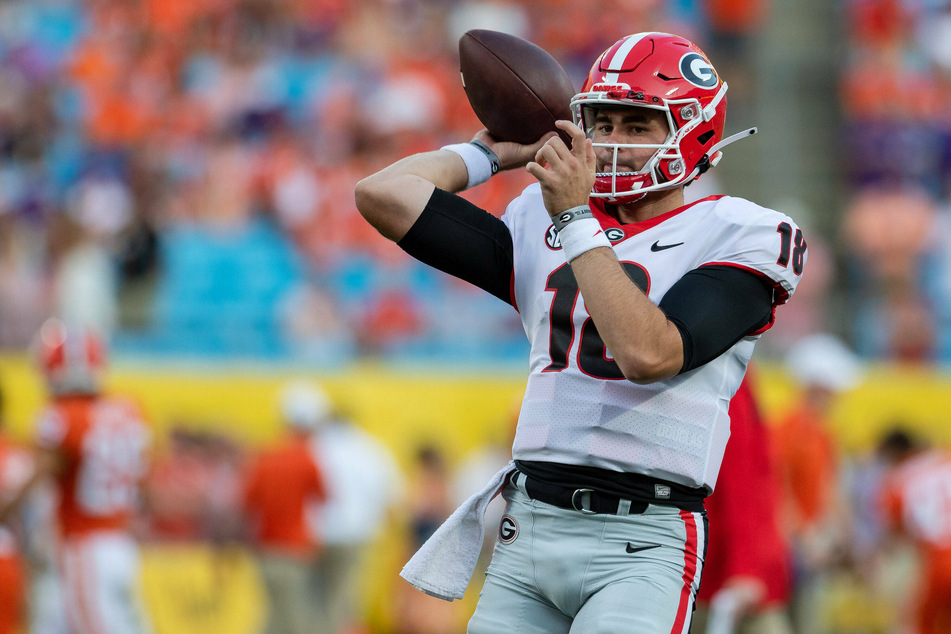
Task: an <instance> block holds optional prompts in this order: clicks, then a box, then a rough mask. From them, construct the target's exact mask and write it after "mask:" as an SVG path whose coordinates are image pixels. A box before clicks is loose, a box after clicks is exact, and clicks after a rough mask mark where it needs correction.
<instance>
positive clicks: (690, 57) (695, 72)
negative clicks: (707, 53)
mask: <svg viewBox="0 0 951 634" xmlns="http://www.w3.org/2000/svg"><path fill="white" fill-rule="evenodd" d="M680 74H681V75H683V76H684V79H686V80H687V81H689V82H690V83H691V84H693V85H694V86H696V87H698V88H715V87H716V85H717V83H718V82H719V80H720V78H719V77H717V72H716V71H715V70H713V66H711V65H710V62H708V61H707V60H705V59H704V58H703V55H701V54H700V53H687V54H686V55H684V56H683V57H681V58H680Z"/></svg>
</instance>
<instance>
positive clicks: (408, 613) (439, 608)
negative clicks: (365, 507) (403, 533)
mask: <svg viewBox="0 0 951 634" xmlns="http://www.w3.org/2000/svg"><path fill="white" fill-rule="evenodd" d="M449 486H450V474H449V466H448V465H447V464H446V458H445V456H444V455H443V453H442V450H441V449H439V448H438V447H436V446H435V445H428V444H425V445H422V446H420V447H419V448H418V449H417V451H416V454H415V456H414V464H413V471H412V473H411V474H410V478H409V491H410V496H409V500H408V505H409V509H410V517H409V522H410V526H409V530H410V536H409V541H408V543H407V544H406V545H405V548H406V550H407V552H408V553H414V552H416V550H417V549H418V548H419V547H420V546H422V545H423V543H424V542H425V541H426V540H427V539H429V537H430V536H431V535H432V534H433V533H434V532H435V531H436V529H437V528H439V526H440V525H441V524H442V523H443V521H444V520H445V519H446V518H447V517H449V515H450V513H452V511H453V506H452V500H451V498H450V492H449ZM408 557H409V555H407V558H408ZM395 607H396V611H395V614H396V629H395V632H396V634H454V633H455V632H458V631H460V630H461V629H464V628H465V624H464V623H465V621H464V620H461V617H463V616H465V615H462V614H461V613H460V611H459V607H458V604H453V603H450V602H449V601H443V600H441V599H437V598H435V597H431V596H429V595H427V594H424V593H422V592H419V591H417V590H416V589H415V588H413V587H412V586H411V585H409V584H408V583H404V582H402V581H400V584H399V586H398V590H397V595H396V606H395Z"/></svg>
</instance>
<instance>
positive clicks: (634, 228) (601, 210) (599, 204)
mask: <svg viewBox="0 0 951 634" xmlns="http://www.w3.org/2000/svg"><path fill="white" fill-rule="evenodd" d="M721 198H723V196H707V197H706V198H701V199H700V200H695V201H694V202H692V203H688V204H686V205H684V206H682V207H677V208H676V209H671V210H670V211H668V212H666V213H663V214H661V215H659V216H654V217H653V218H648V219H647V220H642V221H640V222H632V223H630V224H622V223H621V222H620V221H618V219H617V218H615V217H614V216H612V215H611V214H609V213H608V212H607V210H606V208H605V207H606V203H605V201H604V199H603V198H589V199H588V206H589V207H590V208H591V213H593V214H594V217H595V218H597V219H598V222H599V223H601V228H602V229H609V228H611V227H618V228H622V227H623V229H624V234H625V235H627V236H629V237H630V236H634V235H637V234H639V233H641V232H642V231H647V230H648V229H650V228H651V227H656V226H657V225H659V224H660V223H662V222H664V221H665V220H667V219H668V218H673V217H674V216H676V215H677V214H680V213H683V212H684V211H687V210H688V209H690V208H691V207H693V206H694V205H697V204H699V203H702V202H709V201H713V200H719V199H721Z"/></svg>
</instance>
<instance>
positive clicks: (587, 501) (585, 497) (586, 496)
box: [571, 489, 597, 515]
mask: <svg viewBox="0 0 951 634" xmlns="http://www.w3.org/2000/svg"><path fill="white" fill-rule="evenodd" d="M592 493H594V489H575V491H574V493H572V494H571V508H573V509H574V510H576V511H581V512H582V513H585V514H586V515H595V514H596V513H597V511H592V510H591V494H592ZM579 496H580V497H581V506H580V507H579V506H578V503H577V501H576V500H577V499H578V497H579ZM586 506H587V508H585V507H586Z"/></svg>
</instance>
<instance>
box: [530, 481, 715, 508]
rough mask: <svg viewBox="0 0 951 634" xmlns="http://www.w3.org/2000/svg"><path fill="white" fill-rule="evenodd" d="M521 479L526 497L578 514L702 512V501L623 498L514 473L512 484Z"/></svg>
mask: <svg viewBox="0 0 951 634" xmlns="http://www.w3.org/2000/svg"><path fill="white" fill-rule="evenodd" d="M519 478H524V483H525V492H526V493H528V497H530V498H532V499H533V500H538V501H539V502H544V503H545V504H551V505H552V506H557V507H559V508H563V509H573V510H575V511H580V512H581V513H589V514H595V513H601V514H607V515H636V514H638V513H643V512H644V511H646V510H647V507H648V506H649V505H651V504H659V505H663V506H675V507H677V508H680V509H683V510H685V511H692V512H702V511H703V510H704V508H703V500H702V499H701V500H647V499H636V498H630V497H623V496H619V495H615V494H612V493H605V492H604V491H598V490H596V489H591V488H577V489H573V488H571V487H564V486H561V485H558V484H552V483H550V482H544V481H542V480H538V479H536V478H530V477H528V476H527V475H525V474H524V473H521V472H519V471H516V472H515V473H513V474H512V482H513V483H514V484H516V486H517V485H518V479H519Z"/></svg>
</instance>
